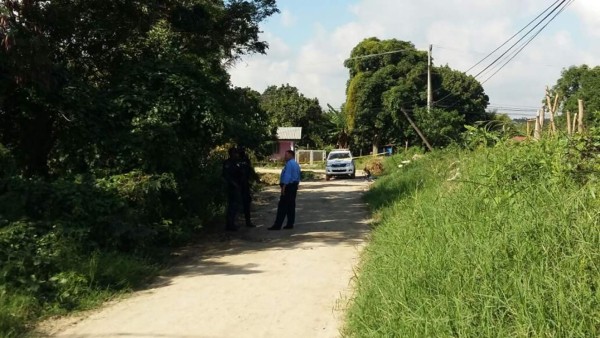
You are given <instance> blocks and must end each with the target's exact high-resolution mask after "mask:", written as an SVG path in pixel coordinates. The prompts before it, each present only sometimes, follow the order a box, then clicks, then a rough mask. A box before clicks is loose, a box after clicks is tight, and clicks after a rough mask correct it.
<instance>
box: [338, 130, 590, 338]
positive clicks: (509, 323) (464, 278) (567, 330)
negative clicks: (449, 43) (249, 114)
mask: <svg viewBox="0 0 600 338" xmlns="http://www.w3.org/2000/svg"><path fill="white" fill-rule="evenodd" d="M592 135H593V136H586V137H577V138H575V139H571V140H568V139H547V140H543V141H540V142H524V143H517V144H515V143H506V142H500V143H498V144H497V145H496V146H494V147H491V148H485V147H482V148H478V149H476V150H475V151H471V150H461V149H458V148H452V149H447V150H443V151H436V152H433V153H430V154H428V155H426V156H425V157H423V158H420V159H418V160H416V161H412V162H411V163H409V164H408V165H406V166H404V167H402V168H398V165H397V163H398V162H400V161H402V160H404V158H402V156H399V157H394V158H392V159H388V161H387V162H386V175H385V176H384V177H382V178H381V179H380V180H378V182H376V184H375V185H374V187H373V188H372V189H371V191H370V192H369V193H368V194H367V197H366V198H367V201H368V202H369V204H370V206H371V208H372V209H373V211H374V212H375V217H376V223H375V227H374V231H373V234H372V241H371V243H370V245H369V246H368V247H367V248H366V250H365V252H364V257H363V258H364V259H363V263H362V266H361V267H360V269H359V271H358V280H357V290H356V294H355V299H354V302H353V304H352V305H351V307H350V309H349V312H348V322H347V328H346V334H347V335H348V336H353V337H449V336H452V337H456V336H461V337H566V336H568V337H596V336H598V335H600V292H599V290H600V228H599V227H598V225H599V224H600V213H599V212H598V210H599V207H600V205H599V202H598V192H599V189H600V181H599V179H600V171H599V169H600V161H599V160H598V157H597V155H596V154H597V151H598V147H599V144H600V137H598V136H597V135H598V134H597V133H595V134H592Z"/></svg>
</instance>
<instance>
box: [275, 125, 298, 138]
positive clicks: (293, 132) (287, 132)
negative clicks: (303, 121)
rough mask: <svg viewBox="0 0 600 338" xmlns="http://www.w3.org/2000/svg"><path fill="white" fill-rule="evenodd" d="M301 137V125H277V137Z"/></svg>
mask: <svg viewBox="0 0 600 338" xmlns="http://www.w3.org/2000/svg"><path fill="white" fill-rule="evenodd" d="M301 138H302V127H279V128H277V139H279V140H300V139H301Z"/></svg>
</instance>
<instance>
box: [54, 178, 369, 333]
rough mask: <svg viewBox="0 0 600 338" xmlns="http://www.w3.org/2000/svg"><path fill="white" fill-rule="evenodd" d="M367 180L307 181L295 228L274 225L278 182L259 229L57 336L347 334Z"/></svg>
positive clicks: (195, 257)
mask: <svg viewBox="0 0 600 338" xmlns="http://www.w3.org/2000/svg"><path fill="white" fill-rule="evenodd" d="M366 189H367V183H365V182H364V181H363V180H361V179H356V180H333V181H330V182H325V181H322V182H309V183H302V185H301V188H300V191H299V193H298V202H297V221H296V228H295V229H294V230H281V231H267V229H266V228H267V227H268V226H270V225H271V224H272V222H273V220H274V218H275V210H276V201H277V197H278V193H277V189H276V188H271V189H268V190H267V191H266V192H263V193H262V200H263V203H262V204H261V205H258V206H257V212H256V213H255V223H256V224H257V225H258V226H259V227H257V228H254V229H247V228H244V229H241V231H240V232H238V233H235V234H233V235H231V236H229V237H227V238H225V239H224V240H223V241H222V242H220V243H217V244H214V245H213V247H212V248H206V245H203V246H202V247H198V248H190V249H188V250H189V251H190V252H188V254H190V253H191V257H192V258H190V259H189V260H188V261H187V263H186V264H185V265H182V266H179V267H177V268H176V269H173V270H172V271H170V273H169V274H168V275H167V276H163V277H161V279H160V281H159V283H157V284H156V285H155V286H154V287H152V288H150V289H148V290H146V291H142V292H139V293H137V294H135V295H133V296H132V297H130V298H128V299H126V300H124V301H122V302H118V303H116V304H113V305H109V306H107V307H106V308H104V309H103V310H100V311H98V312H96V313H94V314H92V315H90V316H89V317H87V318H85V319H82V320H81V321H79V322H78V323H76V324H72V325H70V326H69V327H66V328H60V329H58V330H57V331H55V332H54V333H51V336H53V337H66V338H76V337H77V338H79V337H81V338H84V337H90V338H91V337H94V338H98V337H136V338H138V337H149V338H155V337H173V338H180V337H236V338H237V337H253V338H255V337H302V338H307V337H311V338H313V337H338V336H339V335H340V332H339V329H340V327H341V324H342V320H343V311H342V310H343V308H344V306H345V304H346V300H347V297H348V296H349V292H350V288H349V287H350V282H351V279H352V277H353V275H354V273H353V268H354V267H355V266H356V264H357V262H358V257H359V252H360V250H361V248H362V246H363V243H364V239H365V236H366V234H367V232H368V219H367V218H368V216H367V212H366V208H365V206H364V205H363V202H362V200H361V195H362V193H363V191H364V190H366Z"/></svg>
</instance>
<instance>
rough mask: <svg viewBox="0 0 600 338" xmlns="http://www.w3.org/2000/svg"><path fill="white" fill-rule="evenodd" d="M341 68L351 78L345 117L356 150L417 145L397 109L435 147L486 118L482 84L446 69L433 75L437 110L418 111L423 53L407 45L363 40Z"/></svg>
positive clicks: (423, 95) (423, 91)
mask: <svg viewBox="0 0 600 338" xmlns="http://www.w3.org/2000/svg"><path fill="white" fill-rule="evenodd" d="M344 65H345V66H346V67H347V68H348V69H349V73H350V79H349V81H348V85H347V89H346V94H347V99H346V106H345V107H346V110H345V111H346V113H347V120H348V128H349V130H350V132H351V133H352V142H353V146H354V147H355V148H359V149H361V150H368V149H369V148H370V147H371V146H373V148H374V149H373V150H376V148H377V147H378V146H380V145H383V144H388V143H392V144H401V143H403V141H405V140H408V141H411V143H420V140H419V138H418V136H417V134H416V133H415V132H414V131H413V130H412V128H411V127H410V124H409V123H408V121H407V120H406V118H405V117H404V115H403V113H402V109H404V110H405V111H407V112H408V113H409V115H410V116H411V117H412V118H413V119H414V120H415V121H416V122H417V124H419V125H420V126H421V129H423V130H427V131H428V132H429V133H430V134H431V135H432V137H435V138H436V139H437V142H434V143H436V144H437V145H444V144H447V143H448V142H450V141H452V140H453V139H456V138H457V137H458V135H459V134H460V132H461V131H462V130H463V129H464V127H463V125H462V124H461V123H460V122H461V121H462V122H464V123H468V124H472V123H474V122H476V121H479V120H483V119H487V118H489V117H488V115H487V114H486V112H485V109H486V107H487V104H488V97H487V96H486V95H485V93H484V91H483V88H482V86H481V84H479V82H477V81H476V80H475V79H474V78H473V77H470V76H467V75H466V74H464V73H461V72H458V71H455V70H452V69H450V68H449V67H447V66H445V67H434V69H433V79H432V82H433V88H434V89H433V92H434V97H435V98H436V99H437V100H438V101H437V102H435V107H436V108H437V109H435V110H432V111H431V112H430V113H424V112H423V111H420V110H419V108H420V107H424V106H425V105H426V100H427V53H426V52H424V51H419V50H417V49H416V48H415V47H414V45H413V44H412V43H410V42H406V41H400V40H396V39H391V40H379V39H377V38H369V39H366V40H363V41H362V42H360V43H359V44H358V45H357V46H356V47H354V49H353V50H352V52H351V55H350V58H349V59H348V60H346V62H345V63H344ZM417 112H418V113H417ZM434 113H436V114H437V115H435V116H433V115H432V114H434ZM439 128H442V129H443V130H439ZM450 130H452V132H450Z"/></svg>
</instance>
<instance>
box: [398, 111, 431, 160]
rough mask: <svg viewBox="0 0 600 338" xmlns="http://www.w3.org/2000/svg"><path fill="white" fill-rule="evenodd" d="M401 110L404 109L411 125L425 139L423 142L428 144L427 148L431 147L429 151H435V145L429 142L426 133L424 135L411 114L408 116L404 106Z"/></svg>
mask: <svg viewBox="0 0 600 338" xmlns="http://www.w3.org/2000/svg"><path fill="white" fill-rule="evenodd" d="M400 110H402V113H404V116H406V119H407V120H408V122H409V123H410V125H411V126H412V127H413V129H414V130H415V131H416V132H417V134H419V136H420V137H421V140H423V143H425V145H426V146H427V149H429V151H433V147H432V146H431V144H429V141H427V139H426V138H425V135H423V133H422V132H421V130H420V129H419V127H417V125H416V124H415V123H414V122H413V120H412V119H411V118H410V116H408V113H407V112H406V110H404V108H400Z"/></svg>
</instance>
